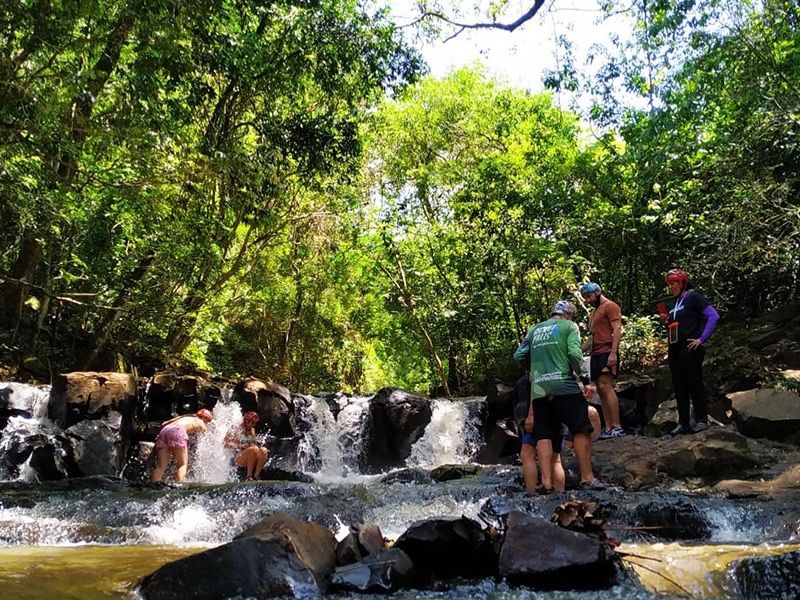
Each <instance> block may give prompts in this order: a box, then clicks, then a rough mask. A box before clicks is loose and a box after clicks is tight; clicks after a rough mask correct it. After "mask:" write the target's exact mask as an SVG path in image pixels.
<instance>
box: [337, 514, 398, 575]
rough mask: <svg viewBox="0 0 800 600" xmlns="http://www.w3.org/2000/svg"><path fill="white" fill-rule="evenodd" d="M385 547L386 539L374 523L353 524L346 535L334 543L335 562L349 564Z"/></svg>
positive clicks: (340, 564)
mask: <svg viewBox="0 0 800 600" xmlns="http://www.w3.org/2000/svg"><path fill="white" fill-rule="evenodd" d="M385 549H386V540H384V539H383V535H382V534H381V530H380V528H379V527H377V526H375V525H365V524H355V525H351V526H350V531H349V533H348V534H347V536H346V537H345V538H344V539H343V540H341V541H340V542H338V543H337V544H336V564H337V565H339V566H343V565H349V564H352V563H355V562H358V561H360V560H361V559H363V558H364V557H366V556H368V555H370V554H375V553H377V552H380V551H381V550H385Z"/></svg>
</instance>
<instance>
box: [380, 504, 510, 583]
mask: <svg viewBox="0 0 800 600" xmlns="http://www.w3.org/2000/svg"><path fill="white" fill-rule="evenodd" d="M393 547H394V548H400V549H401V550H403V551H404V552H405V553H406V554H408V556H409V557H411V560H412V561H413V562H414V565H415V566H416V567H417V569H419V570H420V575H421V576H422V577H424V579H425V580H440V579H446V578H450V577H468V578H480V577H488V576H490V575H494V573H495V569H496V565H497V555H496V553H495V550H494V545H493V540H492V538H491V537H490V536H489V534H488V533H487V532H486V531H484V530H483V529H482V528H481V526H480V525H479V524H478V523H476V522H475V521H473V520H472V519H468V518H466V517H461V518H460V519H426V520H423V521H417V522H415V523H412V524H411V526H410V527H409V528H408V529H407V530H406V531H405V532H404V533H403V534H402V535H401V536H400V537H399V538H397V540H396V541H395V543H394V545H393Z"/></svg>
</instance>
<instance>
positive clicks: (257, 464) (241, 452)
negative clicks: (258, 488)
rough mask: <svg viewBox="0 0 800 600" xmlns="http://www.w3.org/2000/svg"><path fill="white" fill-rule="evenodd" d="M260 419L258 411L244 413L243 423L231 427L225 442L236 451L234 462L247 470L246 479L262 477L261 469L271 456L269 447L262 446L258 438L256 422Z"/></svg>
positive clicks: (226, 445)
mask: <svg viewBox="0 0 800 600" xmlns="http://www.w3.org/2000/svg"><path fill="white" fill-rule="evenodd" d="M258 421H259V417H258V413H257V412H254V411H250V412H246V413H244V416H243V417H242V424H241V425H239V426H238V427H233V428H231V429H230V431H228V433H227V435H226V436H225V440H224V442H223V444H224V445H225V447H226V448H229V449H231V450H235V451H236V454H235V455H234V459H233V462H234V464H235V465H236V466H237V467H239V468H240V469H245V470H246V479H245V481H253V480H254V479H259V478H260V475H261V470H262V469H263V468H264V465H265V464H267V457H268V456H269V453H268V451H267V449H266V448H264V447H263V446H260V445H259V444H258V441H257V440H256V423H258Z"/></svg>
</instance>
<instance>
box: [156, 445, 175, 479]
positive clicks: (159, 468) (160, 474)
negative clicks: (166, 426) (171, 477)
mask: <svg viewBox="0 0 800 600" xmlns="http://www.w3.org/2000/svg"><path fill="white" fill-rule="evenodd" d="M156 452H157V454H156V468H155V469H153V475H152V476H151V479H152V480H153V481H161V480H162V479H163V478H164V473H165V472H166V470H167V467H168V466H169V457H170V456H171V454H170V451H169V448H158V449H157V450H156Z"/></svg>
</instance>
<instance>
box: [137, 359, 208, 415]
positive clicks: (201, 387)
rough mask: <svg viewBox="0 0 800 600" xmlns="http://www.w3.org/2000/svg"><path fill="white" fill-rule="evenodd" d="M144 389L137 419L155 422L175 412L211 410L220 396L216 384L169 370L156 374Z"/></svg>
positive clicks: (196, 376)
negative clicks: (141, 409)
mask: <svg viewBox="0 0 800 600" xmlns="http://www.w3.org/2000/svg"><path fill="white" fill-rule="evenodd" d="M146 390H147V392H146V396H144V402H143V409H144V410H143V414H140V415H139V419H140V420H142V421H148V422H155V423H158V424H160V423H161V422H163V421H166V420H168V419H171V418H172V417H173V416H174V415H183V414H187V413H194V412H197V410H198V409H200V408H208V409H213V408H214V405H215V404H216V403H217V402H218V401H219V399H220V397H221V395H222V389H221V388H220V387H219V385H217V384H216V383H213V382H211V381H208V380H207V379H205V378H203V377H200V376H198V375H187V374H178V373H174V372H169V371H165V372H160V373H156V374H155V375H154V376H153V378H152V379H151V381H150V384H149V385H148V386H146Z"/></svg>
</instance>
